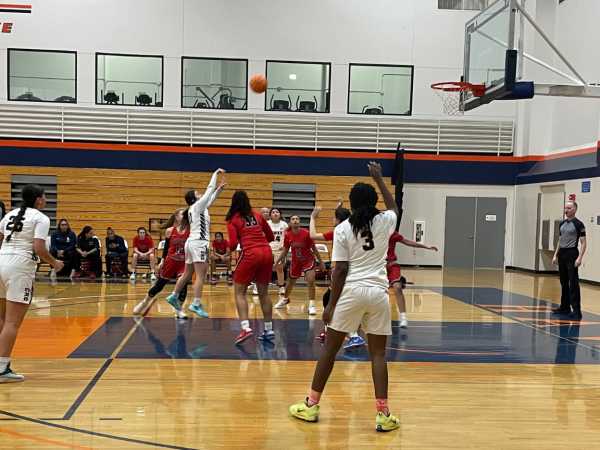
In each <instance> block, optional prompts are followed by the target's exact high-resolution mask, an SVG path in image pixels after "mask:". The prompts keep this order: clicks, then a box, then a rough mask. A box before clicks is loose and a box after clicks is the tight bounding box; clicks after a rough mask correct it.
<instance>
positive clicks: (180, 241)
mask: <svg viewBox="0 0 600 450" xmlns="http://www.w3.org/2000/svg"><path fill="white" fill-rule="evenodd" d="M188 237H190V227H187V228H186V229H185V231H184V232H183V233H179V230H178V229H177V227H173V230H172V231H171V237H170V238H169V252H168V253H167V256H168V257H169V258H171V259H172V260H174V261H185V241H187V239H188Z"/></svg>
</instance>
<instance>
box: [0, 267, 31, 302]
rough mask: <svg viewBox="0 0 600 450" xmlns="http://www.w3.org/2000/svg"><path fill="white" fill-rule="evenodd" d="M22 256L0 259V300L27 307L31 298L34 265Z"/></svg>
mask: <svg viewBox="0 0 600 450" xmlns="http://www.w3.org/2000/svg"><path fill="white" fill-rule="evenodd" d="M30 263H31V260H29V259H27V258H24V257H22V256H16V255H15V256H13V255H6V256H1V257H0V298H5V299H6V300H8V301H11V302H15V303H25V304H27V305H29V304H30V303H31V299H32V298H33V284H34V282H35V264H34V266H33V267H31V264H30Z"/></svg>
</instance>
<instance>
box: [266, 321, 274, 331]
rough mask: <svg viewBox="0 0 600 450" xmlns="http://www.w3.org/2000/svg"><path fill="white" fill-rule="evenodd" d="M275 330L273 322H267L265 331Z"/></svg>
mask: <svg viewBox="0 0 600 450" xmlns="http://www.w3.org/2000/svg"><path fill="white" fill-rule="evenodd" d="M272 330H273V322H265V331H272Z"/></svg>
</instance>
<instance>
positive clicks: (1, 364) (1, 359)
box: [0, 356, 10, 372]
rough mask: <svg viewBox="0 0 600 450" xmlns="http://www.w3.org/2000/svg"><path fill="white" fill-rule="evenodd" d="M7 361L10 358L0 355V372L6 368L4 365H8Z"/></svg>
mask: <svg viewBox="0 0 600 450" xmlns="http://www.w3.org/2000/svg"><path fill="white" fill-rule="evenodd" d="M9 362H10V358H8V357H4V356H0V372H4V371H5V370H6V366H8V363H9Z"/></svg>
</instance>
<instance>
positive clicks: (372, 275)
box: [331, 211, 397, 289]
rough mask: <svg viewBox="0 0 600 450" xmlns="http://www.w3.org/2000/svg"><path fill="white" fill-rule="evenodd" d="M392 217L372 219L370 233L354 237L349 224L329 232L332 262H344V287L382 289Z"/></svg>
mask: <svg viewBox="0 0 600 450" xmlns="http://www.w3.org/2000/svg"><path fill="white" fill-rule="evenodd" d="M396 220H397V217H396V213H395V212H394V211H384V212H382V213H381V214H378V215H377V216H375V218H374V219H373V223H372V224H371V231H370V232H367V231H363V232H362V233H359V234H358V237H356V236H354V232H353V231H352V225H351V224H350V221H348V220H345V221H344V222H342V223H340V224H339V225H338V226H337V227H335V230H334V232H333V255H332V258H331V259H332V261H336V262H338V261H348V262H349V263H350V264H349V269H348V276H347V277H346V286H375V287H383V288H385V289H387V288H388V286H389V281H388V278H387V271H386V269H385V265H386V255H387V252H388V247H389V241H390V237H391V236H392V233H393V232H394V231H395V230H396Z"/></svg>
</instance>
